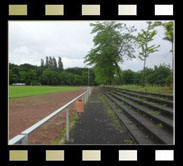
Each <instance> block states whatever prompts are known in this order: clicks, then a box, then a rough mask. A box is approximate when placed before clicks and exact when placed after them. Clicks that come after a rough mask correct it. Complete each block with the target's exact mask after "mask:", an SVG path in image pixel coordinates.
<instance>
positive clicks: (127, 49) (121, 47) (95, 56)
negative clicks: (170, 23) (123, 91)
mask: <svg viewBox="0 0 183 166" xmlns="http://www.w3.org/2000/svg"><path fill="white" fill-rule="evenodd" d="M90 26H92V27H93V29H92V32H91V33H92V34H94V33H96V36H95V37H94V39H93V42H94V48H93V49H91V51H90V52H89V54H88V55H86V56H85V63H87V64H88V65H94V71H95V75H96V81H97V82H98V83H104V84H107V83H109V84H111V83H112V80H113V79H114V74H115V73H117V74H118V77H119V80H120V67H119V63H120V62H123V60H124V59H123V58H124V56H128V57H130V58H133V57H134V55H133V53H134V52H135V51H134V47H133V45H132V43H133V39H134V38H133V36H132V33H133V32H134V31H135V28H134V27H132V28H127V27H126V24H123V23H116V22H114V21H110V22H109V21H106V22H102V23H100V22H96V23H92V24H90ZM120 82H121V81H120Z"/></svg>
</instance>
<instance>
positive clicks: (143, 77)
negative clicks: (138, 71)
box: [142, 58, 146, 87]
mask: <svg viewBox="0 0 183 166" xmlns="http://www.w3.org/2000/svg"><path fill="white" fill-rule="evenodd" d="M145 65H146V58H144V69H143V75H142V87H144V86H145Z"/></svg>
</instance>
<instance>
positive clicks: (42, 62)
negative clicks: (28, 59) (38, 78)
mask: <svg viewBox="0 0 183 166" xmlns="http://www.w3.org/2000/svg"><path fill="white" fill-rule="evenodd" d="M41 67H44V60H43V59H41Z"/></svg>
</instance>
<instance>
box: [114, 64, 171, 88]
mask: <svg viewBox="0 0 183 166" xmlns="http://www.w3.org/2000/svg"><path fill="white" fill-rule="evenodd" d="M142 75H143V70H141V71H138V72H134V71H132V70H123V71H121V80H122V84H123V85H129V84H136V85H142V81H143V80H142ZM145 75H146V77H145V83H146V84H148V85H160V86H170V85H172V80H173V79H172V71H171V69H170V66H166V65H164V64H162V65H160V66H154V69H151V68H146V70H145ZM113 84H116V85H117V84H119V82H118V79H117V78H116V79H114V81H113Z"/></svg>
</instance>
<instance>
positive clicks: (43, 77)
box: [9, 57, 97, 86]
mask: <svg viewBox="0 0 183 166" xmlns="http://www.w3.org/2000/svg"><path fill="white" fill-rule="evenodd" d="M88 73H89V78H88ZM88 82H89V83H90V85H92V86H94V85H96V84H97V83H96V82H95V74H94V71H93V69H91V68H89V69H88V68H79V67H74V68H67V69H63V63H62V60H61V57H59V59H58V63H57V61H56V59H55V58H54V57H46V60H45V61H44V60H43V59H41V65H40V66H35V65H31V64H22V65H16V64H11V63H9V84H10V85H12V84H14V83H25V84H26V85H40V84H41V85H76V86H78V85H82V86H83V85H84V86H86V85H88Z"/></svg>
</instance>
